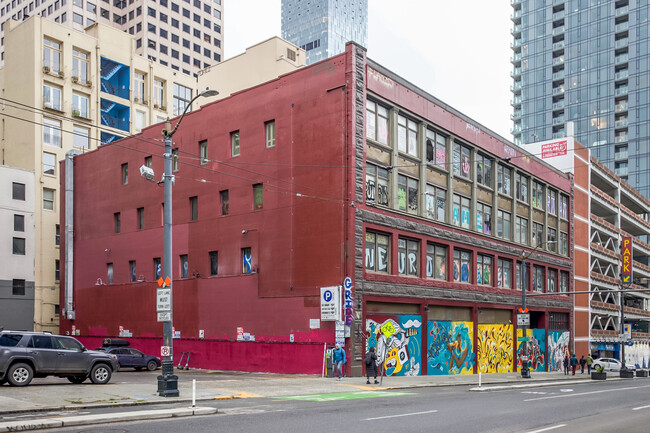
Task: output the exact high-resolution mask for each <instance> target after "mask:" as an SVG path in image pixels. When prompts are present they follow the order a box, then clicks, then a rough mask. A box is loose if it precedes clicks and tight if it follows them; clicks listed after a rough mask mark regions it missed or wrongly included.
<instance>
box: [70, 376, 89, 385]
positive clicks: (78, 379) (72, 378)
mask: <svg viewBox="0 0 650 433" xmlns="http://www.w3.org/2000/svg"><path fill="white" fill-rule="evenodd" d="M87 378H88V376H68V380H69V381H70V382H72V383H76V384H79V383H84V381H85V380H86V379H87Z"/></svg>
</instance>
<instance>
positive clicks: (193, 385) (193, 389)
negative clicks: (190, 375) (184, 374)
mask: <svg viewBox="0 0 650 433" xmlns="http://www.w3.org/2000/svg"><path fill="white" fill-rule="evenodd" d="M195 407H196V379H192V409H194V408H195Z"/></svg>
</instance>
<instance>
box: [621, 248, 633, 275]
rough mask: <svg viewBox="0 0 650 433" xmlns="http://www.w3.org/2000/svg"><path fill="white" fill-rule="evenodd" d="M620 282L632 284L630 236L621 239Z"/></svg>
mask: <svg viewBox="0 0 650 433" xmlns="http://www.w3.org/2000/svg"><path fill="white" fill-rule="evenodd" d="M621 256H622V260H623V266H622V268H621V282H622V283H623V284H625V285H630V284H632V237H631V236H626V237H624V238H622V240H621Z"/></svg>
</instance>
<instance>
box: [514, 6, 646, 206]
mask: <svg viewBox="0 0 650 433" xmlns="http://www.w3.org/2000/svg"><path fill="white" fill-rule="evenodd" d="M511 4H512V6H513V14H512V21H513V27H512V35H513V42H512V45H511V46H512V50H513V56H512V64H513V69H512V72H511V75H512V77H513V83H512V88H511V90H512V94H513V96H512V106H513V112H512V120H513V129H512V133H513V136H514V142H515V144H519V145H526V144H528V143H533V142H543V141H548V140H553V139H558V138H562V137H565V136H566V135H567V130H566V124H567V122H574V123H575V133H574V137H575V139H576V140H577V141H578V142H580V143H582V144H583V145H584V146H586V147H588V148H589V149H590V150H591V155H592V156H593V157H595V158H596V159H598V160H599V161H601V162H602V163H603V164H604V165H605V167H607V168H608V169H610V170H611V171H613V172H614V173H615V174H616V175H617V176H619V177H620V178H621V179H622V180H624V181H625V182H626V183H627V184H628V185H629V186H631V187H632V188H634V189H636V190H637V191H638V192H640V193H641V194H642V195H643V196H645V197H650V148H649V147H648V140H649V138H650V134H649V132H648V125H649V124H650V99H649V92H650V91H649V85H650V56H649V53H650V50H649V49H648V43H649V42H650V37H649V34H648V30H649V26H650V23H649V22H648V13H649V8H650V6H649V5H648V1H647V0H616V1H604V0H599V1H593V0H591V1H587V0H566V1H564V0H553V1H541V2H540V1H536V0H535V1H533V0H512V1H511Z"/></svg>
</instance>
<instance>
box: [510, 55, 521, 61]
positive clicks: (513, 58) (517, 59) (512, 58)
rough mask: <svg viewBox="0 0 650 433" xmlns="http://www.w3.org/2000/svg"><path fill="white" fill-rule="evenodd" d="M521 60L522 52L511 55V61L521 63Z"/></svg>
mask: <svg viewBox="0 0 650 433" xmlns="http://www.w3.org/2000/svg"><path fill="white" fill-rule="evenodd" d="M519 62H521V53H515V55H514V56H512V57H510V63H519Z"/></svg>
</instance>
